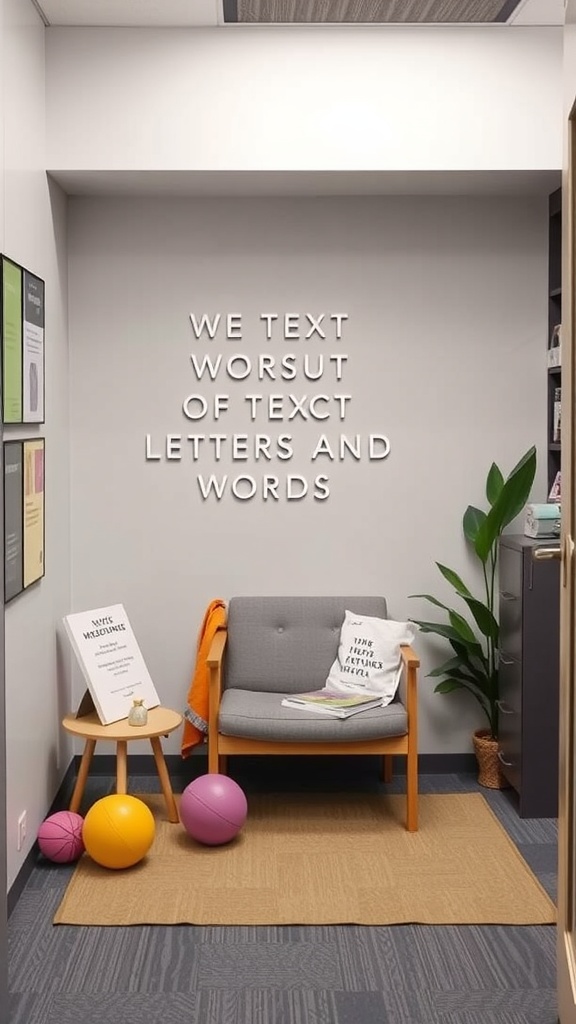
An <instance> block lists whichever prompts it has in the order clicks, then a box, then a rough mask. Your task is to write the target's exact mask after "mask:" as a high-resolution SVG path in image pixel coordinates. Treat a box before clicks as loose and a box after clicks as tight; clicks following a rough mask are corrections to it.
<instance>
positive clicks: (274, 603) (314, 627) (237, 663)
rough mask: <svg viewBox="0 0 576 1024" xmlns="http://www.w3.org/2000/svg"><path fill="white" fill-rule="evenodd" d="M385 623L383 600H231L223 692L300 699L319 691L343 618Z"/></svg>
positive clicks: (299, 598) (379, 598)
mask: <svg viewBox="0 0 576 1024" xmlns="http://www.w3.org/2000/svg"><path fill="white" fill-rule="evenodd" d="M346 609H350V611H352V612H357V613H358V615H375V616H377V617H378V618H381V619H384V618H386V617H387V610H386V601H385V599H384V598H383V597H233V598H232V599H231V600H230V603H229V606H228V643H227V655H226V672H225V676H224V686H225V688H227V689H228V688H231V687H235V688H238V689H240V690H260V691H265V692H266V693H298V692H300V693H302V692H303V691H304V690H318V689H320V687H322V686H324V684H325V682H326V678H327V676H328V673H329V671H330V666H331V665H332V662H333V661H334V658H335V657H336V654H337V652H338V640H339V638H340V628H341V626H342V623H343V621H344V612H345V611H346Z"/></svg>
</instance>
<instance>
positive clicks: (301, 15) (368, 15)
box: [32, 0, 564, 28]
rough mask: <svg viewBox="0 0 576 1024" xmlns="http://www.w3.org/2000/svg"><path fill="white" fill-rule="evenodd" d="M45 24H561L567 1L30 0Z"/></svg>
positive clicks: (191, 25)
mask: <svg viewBox="0 0 576 1024" xmlns="http://www.w3.org/2000/svg"><path fill="white" fill-rule="evenodd" d="M32 2H33V3H35V5H36V6H37V7H38V9H39V11H40V12H41V14H42V15H43V17H44V20H45V22H46V24H47V25H80V26H86V27H87V26H111V27H123V26H125V27H144V28H160V27H166V28H169V27H172V28H174V27H178V28H186V27H190V28H201V27H210V26H212V27H214V26H217V25H224V24H231V23H234V24H236V26H238V25H244V24H263V23H266V24H270V23H276V24H278V23H280V22H282V23H283V24H286V23H288V24H294V23H295V22H296V21H298V22H300V23H304V24H334V23H339V24H404V25H405V24H420V25H422V24H436V25H442V24H447V23H448V22H449V23H450V24H468V25H479V26H482V25H486V24H493V25H498V24H502V23H506V24H508V25H510V26H514V25H518V26H523V25H524V26H525V25H563V24H564V0H32Z"/></svg>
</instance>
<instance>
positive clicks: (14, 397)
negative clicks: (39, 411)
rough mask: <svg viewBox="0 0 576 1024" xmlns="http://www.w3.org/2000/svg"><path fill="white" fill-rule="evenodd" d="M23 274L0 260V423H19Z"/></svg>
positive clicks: (10, 263)
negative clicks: (0, 268) (0, 324)
mask: <svg viewBox="0 0 576 1024" xmlns="http://www.w3.org/2000/svg"><path fill="white" fill-rule="evenodd" d="M22 285H23V271H22V267H20V266H19V265H18V264H17V263H14V262H13V260H10V259H8V258H7V257H6V256H2V419H3V421H4V423H22V319H23V314H22Z"/></svg>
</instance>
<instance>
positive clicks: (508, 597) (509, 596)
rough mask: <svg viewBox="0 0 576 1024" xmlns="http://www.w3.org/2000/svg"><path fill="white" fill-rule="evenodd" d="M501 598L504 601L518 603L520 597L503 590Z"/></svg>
mask: <svg viewBox="0 0 576 1024" xmlns="http://www.w3.org/2000/svg"><path fill="white" fill-rule="evenodd" d="M500 597H501V598H502V600H503V601H517V600H518V597H517V595H516V594H511V593H510V591H509V590H501V591H500Z"/></svg>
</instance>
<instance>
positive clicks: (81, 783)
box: [69, 740, 96, 814]
mask: <svg viewBox="0 0 576 1024" xmlns="http://www.w3.org/2000/svg"><path fill="white" fill-rule="evenodd" d="M95 746H96V740H86V743H85V744H84V753H83V754H82V760H81V761H80V767H79V769H78V778H77V779H76V785H75V786H74V792H73V793H72V799H71V800H70V807H69V810H71V811H73V812H74V813H75V814H77V813H78V809H79V807H80V804H81V802H82V797H83V796H84V789H85V787H86V779H87V778H88V772H89V771H90V762H91V760H92V754H93V753H94V748H95Z"/></svg>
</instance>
